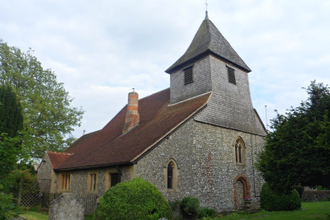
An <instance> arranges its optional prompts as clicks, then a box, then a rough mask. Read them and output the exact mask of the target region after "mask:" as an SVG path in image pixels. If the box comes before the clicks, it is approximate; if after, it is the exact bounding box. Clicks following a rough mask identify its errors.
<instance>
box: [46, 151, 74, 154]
mask: <svg viewBox="0 0 330 220" xmlns="http://www.w3.org/2000/svg"><path fill="white" fill-rule="evenodd" d="M46 153H47V154H48V153H51V154H62V155H73V154H74V153H67V152H56V151H46Z"/></svg>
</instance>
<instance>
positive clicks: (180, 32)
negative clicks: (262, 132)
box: [0, 0, 330, 137]
mask: <svg viewBox="0 0 330 220" xmlns="http://www.w3.org/2000/svg"><path fill="white" fill-rule="evenodd" d="M204 3H205V2H204V1H191V0H181V1H177V0H157V1H154V0H141V1H134V0H125V1H106V0H99V1H93V2H92V1H87V0H81V1H64V0H56V1H55V0H49V1H42V0H12V1H2V2H1V7H0V33H1V35H0V38H2V39H3V40H4V41H5V42H7V43H8V44H9V45H11V46H16V47H19V48H20V49H22V50H23V51H26V50H28V48H30V47H31V48H32V49H33V50H34V55H35V56H36V57H37V58H38V60H39V61H41V63H42V65H43V67H44V68H46V69H48V68H50V69H52V71H54V72H55V74H56V75H57V77H58V80H59V81H60V82H64V86H65V88H66V89H67V91H69V93H70V95H71V96H72V97H74V98H75V100H74V102H73V105H74V106H77V107H79V106H82V107H83V109H84V110H86V113H85V115H84V119H83V122H82V126H81V127H80V128H76V131H75V132H74V135H75V136H76V137H79V136H80V135H81V134H82V131H83V130H84V129H85V130H86V131H87V132H91V131H94V130H98V129H100V128H102V127H103V126H104V125H105V124H106V123H107V122H108V121H109V120H110V119H111V118H113V117H114V115H115V114H116V113H117V112H118V111H119V110H120V109H121V108H122V107H123V106H124V105H125V104H126V102H127V93H128V92H130V91H131V90H132V88H133V87H134V88H136V91H137V92H138V93H139V94H140V97H145V96H147V95H150V94H151V93H154V92H157V91H160V90H162V89H165V88H168V87H169V75H168V74H166V73H164V71H165V70H166V69H167V68H168V67H169V66H171V65H172V64H173V63H174V62H175V61H176V60H177V59H178V58H179V57H180V56H181V55H182V54H183V53H184V52H185V50H186V49H187V48H188V46H189V44H190V42H191V40H192V39H193V37H194V35H195V33H196V31H197V29H198V27H199V26H200V24H201V23H202V21H203V19H204V13H205V4H204ZM208 11H209V17H210V19H211V20H212V22H213V23H214V24H215V25H216V26H217V27H218V29H219V30H220V32H221V33H222V34H223V35H224V36H225V38H226V39H227V40H228V41H229V42H230V44H231V45H232V46H233V48H234V49H235V50H236V51H237V53H238V54H239V55H240V56H241V57H242V58H243V60H244V61H245V62H246V63H247V65H248V66H249V67H250V68H251V69H252V72H251V73H249V80H250V90H251V96H252V101H253V104H254V107H255V108H256V109H257V110H258V112H259V114H260V117H261V118H262V119H263V120H264V121H265V118H266V117H265V105H267V109H268V118H272V117H274V116H275V113H274V109H278V110H279V112H280V113H284V112H285V110H286V109H288V108H290V106H297V105H299V103H300V102H301V100H304V99H306V98H307V95H306V92H305V91H304V90H303V89H302V87H307V86H308V85H309V83H310V81H311V80H314V79H316V80H317V81H318V82H324V83H325V84H330V75H329V72H330V65H329V63H330V62H329V61H330V52H329V48H330V41H329V39H330V28H329V27H328V26H329V25H328V22H329V20H330V13H329V11H330V1H328V0H319V1H317V3H315V2H313V1H309V0H290V1H287V0H246V1H241V0H230V1H217V0H209V1H208Z"/></svg>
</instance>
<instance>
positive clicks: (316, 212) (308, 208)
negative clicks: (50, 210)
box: [21, 201, 330, 220]
mask: <svg viewBox="0 0 330 220" xmlns="http://www.w3.org/2000/svg"><path fill="white" fill-rule="evenodd" d="M301 208H302V210H296V211H282V212H267V211H261V212H258V213H255V214H238V213H233V214H231V215H228V216H224V217H221V218H215V219H212V220H246V219H252V220H253V219H255V220H295V219H299V220H330V201H325V202H303V203H302V207H301ZM21 216H22V217H24V218H26V219H27V220H48V214H47V213H41V212H38V211H26V212H25V213H24V214H21ZM87 219H92V218H91V216H88V217H86V220H87ZM208 220H211V219H208Z"/></svg>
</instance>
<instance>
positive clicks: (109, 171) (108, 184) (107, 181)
mask: <svg viewBox="0 0 330 220" xmlns="http://www.w3.org/2000/svg"><path fill="white" fill-rule="evenodd" d="M105 173H106V174H105V190H106V191H107V190H108V189H110V187H111V174H112V173H119V172H118V170H117V169H116V168H109V169H107V170H106V171H105Z"/></svg>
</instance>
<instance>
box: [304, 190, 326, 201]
mask: <svg viewBox="0 0 330 220" xmlns="http://www.w3.org/2000/svg"><path fill="white" fill-rule="evenodd" d="M325 200H330V190H325V191H304V192H303V194H302V197H301V201H303V202H317V201H325Z"/></svg>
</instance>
